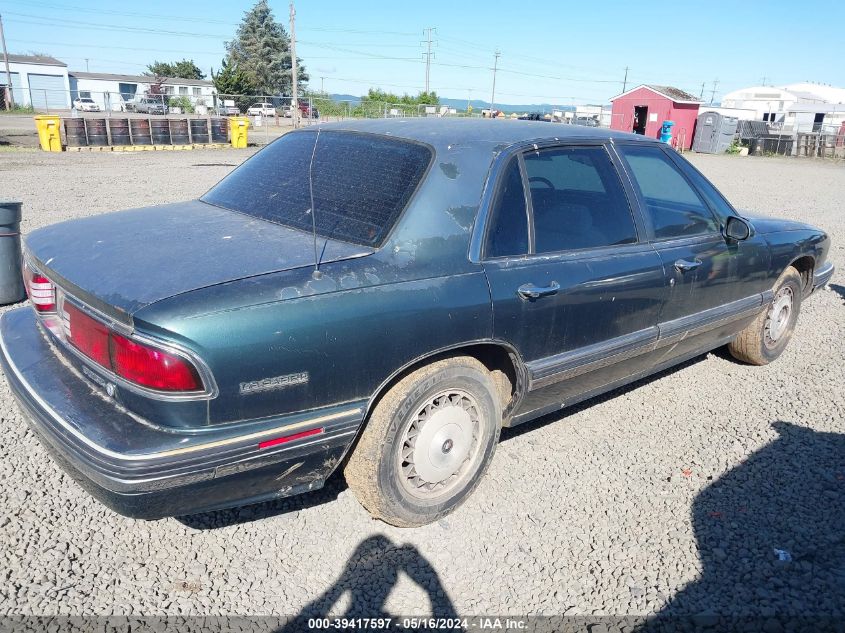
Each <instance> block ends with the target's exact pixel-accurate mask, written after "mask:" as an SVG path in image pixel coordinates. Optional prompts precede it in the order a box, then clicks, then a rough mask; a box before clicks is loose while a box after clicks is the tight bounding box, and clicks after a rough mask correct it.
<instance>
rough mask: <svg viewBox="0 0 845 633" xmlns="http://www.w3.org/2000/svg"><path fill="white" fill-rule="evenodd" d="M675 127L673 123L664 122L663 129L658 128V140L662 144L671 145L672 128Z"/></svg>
mask: <svg viewBox="0 0 845 633" xmlns="http://www.w3.org/2000/svg"><path fill="white" fill-rule="evenodd" d="M673 125H675V122H674V121H664V122H663V127H661V128H660V140H661V142H663V143H671V142H672V126H673Z"/></svg>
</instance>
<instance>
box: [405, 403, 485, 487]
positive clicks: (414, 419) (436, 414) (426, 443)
mask: <svg viewBox="0 0 845 633" xmlns="http://www.w3.org/2000/svg"><path fill="white" fill-rule="evenodd" d="M479 428H480V422H479V412H478V406H477V404H476V402H475V400H474V399H473V397H472V396H471V395H469V394H468V393H467V392H465V391H461V390H457V389H452V390H449V391H444V392H441V393H439V394H437V395H436V396H434V397H433V398H430V399H429V400H428V401H427V402H426V403H425V404H424V405H423V406H422V407H420V408H419V409H418V410H417V411H416V412H415V414H414V415H413V416H411V418H410V420H408V421H407V422H406V424H405V430H404V433H403V436H402V442H401V444H400V447H399V469H400V479H401V481H402V486H403V487H404V488H405V490H407V491H408V492H410V493H411V494H412V495H414V496H415V497H420V498H424V499H431V498H434V497H439V496H442V495H444V494H446V493H447V492H448V491H451V490H453V489H454V488H455V487H457V486H459V485H460V484H461V483H463V482H464V481H465V479H467V478H468V477H469V476H471V473H472V471H473V465H474V463H475V461H476V458H477V457H478V452H479V450H478V449H479V447H480V443H479V439H478V435H479Z"/></svg>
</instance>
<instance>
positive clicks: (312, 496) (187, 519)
mask: <svg viewBox="0 0 845 633" xmlns="http://www.w3.org/2000/svg"><path fill="white" fill-rule="evenodd" d="M346 487H347V486H346V480H345V479H344V478H343V475H342V474H341V473H335V474H334V475H332V476H331V477H329V479H328V481H326V484H325V485H324V486H323V487H322V488H320V489H319V490H315V491H313V492H308V493H305V494H299V495H295V496H293V497H285V498H284V499H276V500H275V501H265V502H264V503H257V504H254V505H250V506H241V507H239V508H229V509H226V510H215V511H213V512H203V513H201V514H192V515H189V516H182V517H176V520H177V521H179V522H180V523H182V524H183V525H186V526H188V527H190V528H193V529H195V530H216V529H218V528H223V527H228V526H230V525H240V524H242V523H251V522H252V521H260V520H262V519H269V518H271V517H275V516H279V515H282V514H289V513H293V512H298V511H300V510H307V509H308V508H313V507H315V506H319V505H323V504H324V503H330V502H332V501H334V500H335V499H337V496H338V495H339V494H340V493H341V492H343V491H344V490H346Z"/></svg>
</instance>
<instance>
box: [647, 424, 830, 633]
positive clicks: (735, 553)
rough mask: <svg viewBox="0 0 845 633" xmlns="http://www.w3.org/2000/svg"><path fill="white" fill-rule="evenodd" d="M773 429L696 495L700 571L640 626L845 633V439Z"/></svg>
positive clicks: (796, 428) (799, 429) (793, 429)
mask: <svg viewBox="0 0 845 633" xmlns="http://www.w3.org/2000/svg"><path fill="white" fill-rule="evenodd" d="M772 426H773V428H774V429H775V430H776V431H777V432H778V434H779V437H778V438H777V439H776V440H774V441H773V442H772V443H771V444H768V445H767V446H765V447H764V448H762V449H761V450H759V451H757V452H756V453H754V454H753V455H751V456H750V457H749V458H748V459H747V460H746V461H745V462H743V463H742V464H740V465H739V466H737V467H735V468H734V469H732V470H731V471H729V472H728V473H727V474H725V475H724V476H722V477H720V478H719V479H718V480H716V481H714V482H713V483H712V484H710V485H709V486H708V487H707V488H706V489H704V490H703V491H702V492H701V493H699V495H698V496H697V497H696V499H695V501H694V503H693V508H692V514H693V516H692V520H693V528H694V530H695V538H696V541H697V544H698V551H699V556H700V558H701V562H702V565H703V569H702V573H701V577H700V579H699V580H698V581H696V582H694V583H692V584H690V585H687V586H686V587H685V588H684V589H682V590H681V591H679V592H678V593H677V594H676V595H675V596H673V597H672V598H671V599H670V601H669V602H668V604H667V605H666V606H665V608H664V609H663V610H662V611H661V612H660V613H659V614H658V615H657V616H656V617H655V618H652V619H650V620H649V621H648V622H647V623H646V624H645V625H644V626H642V627H640V629H639V630H640V631H649V632H651V631H674V630H687V629H688V628H689V627H692V626H694V627H696V628H710V627H713V628H711V630H756V631H767V632H770V633H777V632H778V631H794V630H802V631H803V630H808V631H829V630H832V631H845V435H843V434H840V433H823V432H818V431H813V430H812V429H808V428H805V427H800V426H797V425H795V424H790V423H787V422H775V423H774V424H773V425H772ZM749 627H750V628H749Z"/></svg>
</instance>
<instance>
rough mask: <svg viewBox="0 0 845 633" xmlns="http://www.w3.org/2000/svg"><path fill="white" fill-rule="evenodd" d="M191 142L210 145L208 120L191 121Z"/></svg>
mask: <svg viewBox="0 0 845 633" xmlns="http://www.w3.org/2000/svg"><path fill="white" fill-rule="evenodd" d="M191 141H193V142H194V143H208V119H191Z"/></svg>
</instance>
